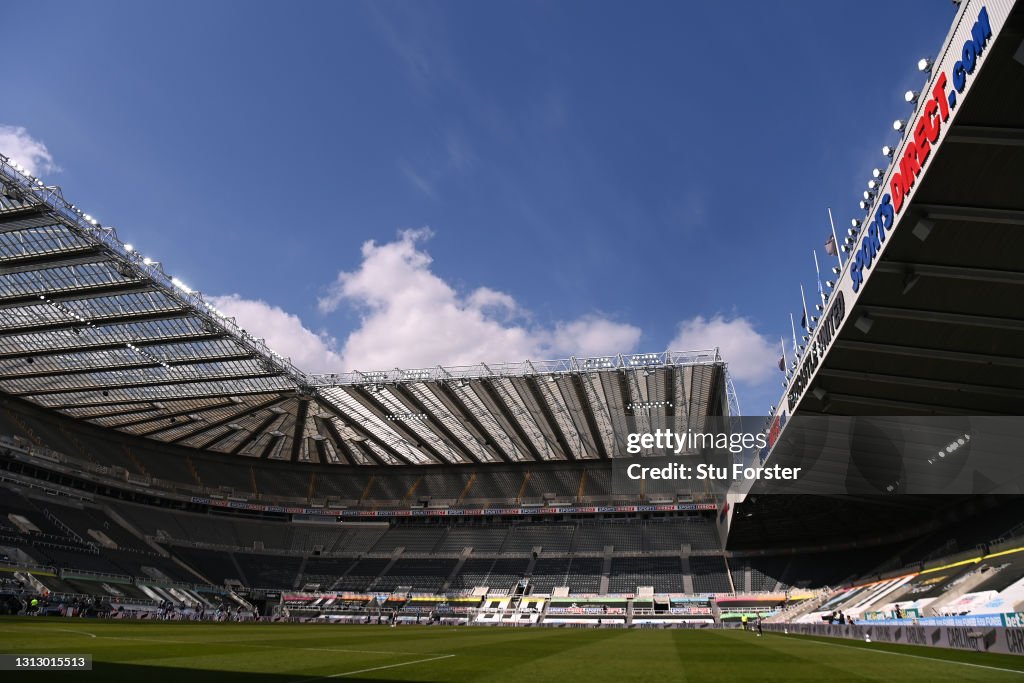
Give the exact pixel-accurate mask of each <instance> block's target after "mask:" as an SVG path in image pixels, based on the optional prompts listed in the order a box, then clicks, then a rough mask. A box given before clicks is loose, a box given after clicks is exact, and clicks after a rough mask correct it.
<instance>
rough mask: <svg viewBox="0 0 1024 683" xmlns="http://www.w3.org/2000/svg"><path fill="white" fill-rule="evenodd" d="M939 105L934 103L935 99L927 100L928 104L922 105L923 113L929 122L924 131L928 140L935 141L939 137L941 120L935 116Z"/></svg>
mask: <svg viewBox="0 0 1024 683" xmlns="http://www.w3.org/2000/svg"><path fill="white" fill-rule="evenodd" d="M938 108H939V105H937V104H935V100H928V104H926V105H924V115H925V116H926V117H927V118H928V121H929V123H930V124H931V125H930V126H929V127H928V130H927V131H926V133H925V134H926V135H927V136H928V140H929V142H935V141H937V140H938V139H939V131H940V130H942V121H940V120H939V117H938V116H936V115H935V114H936V110H937V109H938Z"/></svg>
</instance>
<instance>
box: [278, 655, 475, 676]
mask: <svg viewBox="0 0 1024 683" xmlns="http://www.w3.org/2000/svg"><path fill="white" fill-rule="evenodd" d="M454 656H455V655H440V656H438V657H428V658H426V659H416V660H413V661H411V662H400V663H399V664H385V665H384V666H372V667H370V668H368V669H356V670H355V671H343V672H342V673H340V674H330V675H328V676H314V677H313V678H301V679H299V680H297V681H292V683H309V681H322V680H324V679H327V678H341V677H342V676H354V675H356V674H365V673H368V672H370V671H381V670H383V669H395V668H397V667H400V666H412V665H413V664H424V663H426V662H436V661H437V660H439V659H448V658H449V657H454Z"/></svg>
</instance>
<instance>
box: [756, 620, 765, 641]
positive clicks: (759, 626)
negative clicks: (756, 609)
mask: <svg viewBox="0 0 1024 683" xmlns="http://www.w3.org/2000/svg"><path fill="white" fill-rule="evenodd" d="M754 625H756V626H757V637H758V638H760V637H761V636H762V635H764V631H762V630H761V615H760V614H758V615H757V617H755V619H754Z"/></svg>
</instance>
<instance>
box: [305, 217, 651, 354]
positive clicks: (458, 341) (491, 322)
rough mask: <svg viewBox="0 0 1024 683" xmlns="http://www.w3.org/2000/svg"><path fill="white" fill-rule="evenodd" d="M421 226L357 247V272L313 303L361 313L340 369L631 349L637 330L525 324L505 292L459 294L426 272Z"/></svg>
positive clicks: (607, 324) (597, 322) (425, 233)
mask: <svg viewBox="0 0 1024 683" xmlns="http://www.w3.org/2000/svg"><path fill="white" fill-rule="evenodd" d="M430 235H431V233H430V231H429V230H427V229H421V230H407V231H404V232H401V233H400V234H399V236H398V239H397V240H395V241H394V242H388V243H386V244H377V243H375V242H372V241H371V242H366V243H365V244H363V248H362V257H363V261H362V263H361V264H360V266H359V268H358V269H357V270H354V271H351V272H345V271H343V272H341V273H339V274H338V277H337V279H336V280H335V282H334V283H332V285H331V286H330V288H329V289H328V292H327V294H326V295H325V296H324V297H322V298H321V299H320V301H319V307H320V310H321V312H324V313H330V312H332V311H335V310H337V309H338V307H339V306H341V305H342V304H346V305H349V306H351V307H353V308H355V309H356V310H359V311H360V312H361V313H362V320H361V323H360V326H359V327H358V329H356V330H355V331H353V332H352V333H351V334H350V335H349V336H348V338H347V339H346V340H345V343H344V346H343V348H342V352H341V353H342V359H343V360H342V368H343V369H344V370H351V369H359V370H380V369H386V368H394V367H405V368H410V367H429V366H433V365H438V364H441V365H469V364H474V363H479V362H481V361H518V360H526V359H528V358H532V359H538V358H552V357H564V356H566V355H570V354H578V355H598V354H604V353H612V352H629V351H633V350H634V349H635V348H636V344H637V342H638V341H639V339H640V330H639V329H638V328H636V327H634V326H632V325H626V324H622V323H616V322H614V321H612V320H608V319H607V318H604V317H601V316H598V315H596V314H592V315H587V316H583V317H581V318H579V319H576V320H572V321H568V322H562V323H558V324H556V325H555V326H554V327H553V328H544V327H540V326H536V325H532V324H530V323H529V322H528V321H527V316H526V315H525V314H524V312H523V311H522V309H521V307H520V306H519V305H518V304H517V303H516V301H515V299H514V298H513V297H512V296H510V295H509V294H507V293H504V292H498V291H495V290H493V289H489V288H486V287H481V288H478V289H475V290H473V291H472V292H470V293H468V294H466V295H462V294H460V293H459V292H457V291H456V290H455V289H454V288H453V287H451V286H450V285H449V284H448V283H447V282H445V281H444V280H443V279H441V278H440V277H438V276H437V275H436V274H435V273H433V272H432V271H431V268H430V267H431V262H432V261H431V258H430V255H429V254H427V253H426V252H425V251H424V250H423V249H422V242H423V241H425V240H426V239H428V238H429V237H430Z"/></svg>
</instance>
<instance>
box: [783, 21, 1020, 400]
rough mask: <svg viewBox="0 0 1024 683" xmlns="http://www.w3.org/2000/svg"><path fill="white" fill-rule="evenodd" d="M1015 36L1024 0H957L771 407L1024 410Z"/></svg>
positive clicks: (1017, 52)
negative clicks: (899, 135)
mask: <svg viewBox="0 0 1024 683" xmlns="http://www.w3.org/2000/svg"><path fill="white" fill-rule="evenodd" d="M986 29H989V30H990V32H991V33H990V34H987V33H986ZM1022 35H1024V8H1022V7H1020V6H1016V5H1015V4H1014V3H999V4H998V5H990V6H987V7H986V5H984V4H983V3H978V2H972V3H964V4H963V5H962V7H961V9H960V12H959V13H958V16H957V20H956V22H955V23H954V25H953V28H952V29H951V31H950V34H949V36H948V37H947V39H946V41H945V44H944V45H943V47H942V49H941V50H940V51H939V52H938V53H937V54H938V56H937V57H936V59H935V62H934V64H933V65H932V66H931V67H930V72H929V75H928V77H927V78H928V80H927V82H926V83H925V84H924V87H922V89H921V93H922V94H918V93H913V92H912V93H911V94H914V96H915V97H916V98H917V100H916V102H917V105H916V107H915V111H914V115H913V116H911V117H908V121H909V124H908V125H909V128H907V129H906V130H908V131H909V132H907V133H906V134H905V135H904V137H903V139H902V140H901V141H900V143H899V144H898V145H897V146H896V147H895V148H894V149H893V150H892V151H891V155H892V158H891V160H890V159H886V158H884V157H879V162H880V165H881V166H882V168H883V169H884V171H883V172H882V173H881V174H880V179H881V182H880V186H881V189H879V190H878V192H877V195H878V196H874V195H873V194H872V192H871V191H870V190H869V191H868V192H867V193H865V198H866V199H867V198H868V195H872V196H871V199H870V203H871V207H870V208H871V211H870V212H869V213H868V215H866V216H865V217H864V220H863V224H862V225H857V226H855V227H854V228H852V229H850V230H849V234H850V237H849V238H848V239H847V244H848V245H849V249H850V252H849V255H848V257H847V258H845V259H844V262H843V267H842V269H841V272H840V273H839V276H838V277H837V278H835V280H836V282H835V289H834V290H833V291H834V292H835V296H830V297H829V298H828V301H827V302H825V305H824V306H821V307H819V310H821V309H824V310H823V311H822V312H821V314H820V316H821V323H820V324H819V325H818V326H817V327H816V328H814V329H813V332H812V333H809V336H810V338H811V345H812V346H813V349H812V350H813V351H815V353H813V354H805V355H804V356H803V357H802V358H801V359H800V363H799V365H798V367H797V368H796V369H795V371H794V372H793V374H792V375H791V376H790V385H789V387H788V389H787V396H786V397H785V398H784V400H783V401H781V402H780V405H779V412H780V413H781V412H782V411H783V410H787V409H788V410H789V413H790V414H795V413H797V412H799V413H804V414H808V413H812V414H813V413H819V414H821V413H826V414H833V415H1022V414H1024V389H1022V387H1024V355H1022V353H1021V349H1022V348H1024V305H1022V303H1021V302H1022V301H1024V297H1022V296H1021V294H1022V290H1021V286H1022V285H1024V272H1022V269H1021V262H1022V261H1021V254H1022V253H1024V193H1022V192H1021V183H1022V182H1024V98H1022V96H1021V93H1022V90H1021V85H1022V82H1024V48H1022V46H1021V45H1022V44H1021V37H1022ZM969 53H971V54H973V55H976V56H974V57H973V59H974V60H975V61H976V64H975V63H973V62H972V64H971V66H972V69H973V71H971V72H968V71H967V70H966V65H965V64H964V61H963V60H964V59H966V55H968V54H969ZM935 93H942V98H941V99H942V102H941V104H942V105H944V106H946V107H947V108H946V110H945V111H946V112H947V114H948V120H946V121H942V120H941V118H940V117H941V116H942V112H943V109H942V107H940V106H939V104H940V103H939V100H938V99H937V96H936V94H935ZM950 103H952V104H950ZM928 136H931V137H932V138H934V141H931V140H929V139H927V138H928ZM918 143H921V144H924V143H929V146H928V147H927V148H925V147H921V146H919V145H918ZM915 160H916V161H917V162H919V163H918V164H915V163H914V161H915ZM883 161H884V162H885V163H884V164H883V163H881V162H883ZM886 165H888V168H886ZM918 166H919V167H920V170H919V171H917V168H918ZM912 175H917V176H918V177H917V178H916V181H917V182H916V185H915V183H914V178H913V177H912ZM904 176H906V177H904ZM900 178H902V183H901V182H900ZM901 184H902V185H903V186H904V188H905V189H904V190H899V191H898V192H897V191H892V190H893V188H896V187H897V186H899V185H901ZM904 191H905V193H906V194H905V197H904V196H903V194H902V193H903V192H904ZM890 193H891V195H892V203H893V206H895V207H896V215H895V218H891V219H890V221H891V225H890V226H888V228H887V229H888V234H887V233H886V231H885V230H882V229H881V228H879V227H876V226H877V224H878V222H879V221H878V216H880V215H882V214H881V213H878V212H884V205H885V204H887V203H888V202H889V200H890ZM897 194H899V195H900V197H899V199H901V200H902V202H897ZM900 204H902V210H901V209H900ZM891 214H892V212H891V211H890V216H891ZM890 221H886V222H890ZM858 223H859V222H858ZM887 237H888V239H886V238H887ZM872 242H874V244H872ZM854 283H856V284H858V285H859V287H856V286H854Z"/></svg>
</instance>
